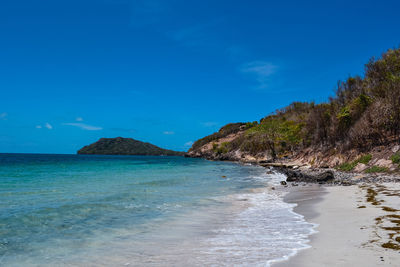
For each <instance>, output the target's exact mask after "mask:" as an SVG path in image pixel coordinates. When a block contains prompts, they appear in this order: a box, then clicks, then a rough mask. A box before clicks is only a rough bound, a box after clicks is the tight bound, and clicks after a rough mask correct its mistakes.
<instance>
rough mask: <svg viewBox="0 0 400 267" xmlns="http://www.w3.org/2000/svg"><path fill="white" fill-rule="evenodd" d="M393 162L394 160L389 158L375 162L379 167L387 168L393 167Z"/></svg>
mask: <svg viewBox="0 0 400 267" xmlns="http://www.w3.org/2000/svg"><path fill="white" fill-rule="evenodd" d="M392 164H393V162H392V161H391V160H388V159H380V160H378V161H377V162H376V163H375V165H377V166H379V167H385V168H391V167H392Z"/></svg>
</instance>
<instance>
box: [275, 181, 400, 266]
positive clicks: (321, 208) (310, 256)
mask: <svg viewBox="0 0 400 267" xmlns="http://www.w3.org/2000/svg"><path fill="white" fill-rule="evenodd" d="M399 189H400V184H396V183H390V184H361V185H353V186H333V187H320V186H305V187H299V188H294V189H293V190H292V191H291V192H290V193H289V194H288V195H287V196H286V201H287V202H294V203H298V206H297V207H296V208H295V212H297V213H299V214H302V215H303V216H305V219H306V220H307V221H309V222H312V223H316V224H318V226H317V227H316V230H317V231H318V232H317V233H315V234H313V235H312V236H311V237H310V239H311V241H310V246H311V248H308V249H304V250H302V251H300V252H299V253H297V254H296V255H295V256H294V257H292V258H290V259H289V260H287V261H283V262H278V263H275V264H273V265H272V266H273V267H283V266H291V267H293V266H308V267H309V266H399V263H400V242H399V241H400V211H399V210H398V209H396V208H399V207H400V190H399Z"/></svg>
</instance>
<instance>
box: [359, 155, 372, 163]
mask: <svg viewBox="0 0 400 267" xmlns="http://www.w3.org/2000/svg"><path fill="white" fill-rule="evenodd" d="M371 159H372V155H371V154H368V155H364V156H361V158H360V159H358V160H357V163H363V164H368V162H370V160H371Z"/></svg>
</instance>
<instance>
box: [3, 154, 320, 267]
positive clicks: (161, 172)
mask: <svg viewBox="0 0 400 267" xmlns="http://www.w3.org/2000/svg"><path fill="white" fill-rule="evenodd" d="M282 179H283V177H282V176H281V175H278V174H266V172H265V169H264V168H260V167H256V166H243V165H239V164H235V163H227V162H211V161H206V160H202V159H191V158H183V157H151V156H85V155H41V154H0V266H204V265H207V266H210V265H217V266H224V265H226V266H231V265H243V266H249V265H251V266H257V265H258V266H268V265H269V264H270V263H271V262H273V261H274V260H279V259H284V258H286V257H288V256H289V255H292V254H293V253H295V251H297V250H298V249H301V248H304V247H306V246H307V245H306V242H307V237H308V235H309V234H310V233H311V232H312V231H313V230H312V228H313V225H311V224H309V223H307V222H305V221H304V219H303V218H302V216H300V215H298V214H296V213H293V211H292V208H293V204H287V203H285V202H283V201H282V197H283V194H284V193H283V192H279V191H277V190H271V189H268V188H271V185H274V184H277V183H279V181H280V180H282Z"/></svg>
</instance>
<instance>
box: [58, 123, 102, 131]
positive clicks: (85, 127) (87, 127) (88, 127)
mask: <svg viewBox="0 0 400 267" xmlns="http://www.w3.org/2000/svg"><path fill="white" fill-rule="evenodd" d="M63 125H68V126H73V127H78V128H81V129H82V130H87V131H100V130H103V128H102V127H99V126H93V125H89V124H86V123H81V122H68V123H63Z"/></svg>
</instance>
